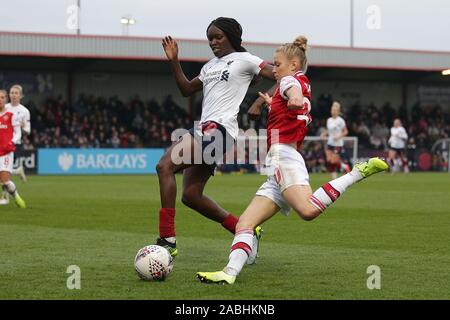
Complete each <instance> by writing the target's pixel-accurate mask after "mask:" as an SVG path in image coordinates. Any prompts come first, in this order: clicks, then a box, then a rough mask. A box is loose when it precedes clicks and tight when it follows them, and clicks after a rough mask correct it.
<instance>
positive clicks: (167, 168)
mask: <svg viewBox="0 0 450 320" xmlns="http://www.w3.org/2000/svg"><path fill="white" fill-rule="evenodd" d="M171 167H172V166H171V164H170V162H169V161H166V160H165V159H164V158H163V159H161V160H159V162H158V164H157V165H156V172H157V173H158V174H159V175H160V174H164V173H171V172H172V168H171Z"/></svg>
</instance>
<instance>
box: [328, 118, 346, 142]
mask: <svg viewBox="0 0 450 320" xmlns="http://www.w3.org/2000/svg"><path fill="white" fill-rule="evenodd" d="M345 127H346V125H345V120H344V119H343V118H342V117H339V116H338V117H336V118H335V119H334V118H333V117H330V118H328V120H327V130H328V142H327V143H328V145H330V146H332V147H343V146H344V139H342V138H340V139H338V140H335V139H334V138H335V137H337V136H339V135H340V134H341V133H342V130H343V129H344V128H345Z"/></svg>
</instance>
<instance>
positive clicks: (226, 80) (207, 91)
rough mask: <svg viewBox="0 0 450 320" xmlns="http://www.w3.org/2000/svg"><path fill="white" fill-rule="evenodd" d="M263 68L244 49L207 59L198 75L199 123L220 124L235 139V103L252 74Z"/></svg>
mask: <svg viewBox="0 0 450 320" xmlns="http://www.w3.org/2000/svg"><path fill="white" fill-rule="evenodd" d="M263 67H264V61H263V60H262V59H261V58H258V57H256V56H254V55H252V54H250V53H248V52H233V53H230V54H228V55H226V56H224V57H221V58H214V59H212V60H210V61H209V62H207V63H206V64H205V65H204V66H203V68H202V70H201V71H200V75H199V77H198V78H199V79H200V80H201V81H202V82H203V104H202V116H201V119H200V122H202V123H203V122H206V121H209V120H212V121H215V122H217V123H220V124H221V125H223V126H224V127H225V129H226V130H227V132H228V133H229V134H230V135H231V136H232V137H233V138H235V139H236V138H237V136H238V131H239V128H238V121H237V114H238V113H239V106H240V105H241V103H242V100H244V97H245V94H246V93H247V90H248V87H249V85H250V82H251V81H252V79H253V77H254V76H255V75H257V74H259V72H260V71H261V68H263Z"/></svg>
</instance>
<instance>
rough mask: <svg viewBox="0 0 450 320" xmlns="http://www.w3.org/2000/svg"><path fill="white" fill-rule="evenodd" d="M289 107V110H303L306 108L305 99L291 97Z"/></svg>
mask: <svg viewBox="0 0 450 320" xmlns="http://www.w3.org/2000/svg"><path fill="white" fill-rule="evenodd" d="M287 107H288V109H289V110H302V109H303V108H304V105H303V99H300V98H298V97H291V98H289V100H288V103H287Z"/></svg>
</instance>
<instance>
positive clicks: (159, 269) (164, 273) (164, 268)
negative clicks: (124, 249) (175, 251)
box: [134, 245, 173, 281]
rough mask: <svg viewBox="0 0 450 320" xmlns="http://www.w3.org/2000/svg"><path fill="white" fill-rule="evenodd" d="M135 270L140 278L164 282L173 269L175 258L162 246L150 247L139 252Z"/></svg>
mask: <svg viewBox="0 0 450 320" xmlns="http://www.w3.org/2000/svg"><path fill="white" fill-rule="evenodd" d="M134 268H135V270H136V272H137V274H138V276H139V278H141V279H143V280H147V281H154V280H157V281H163V280H165V279H166V278H167V277H168V276H169V274H170V273H171V272H172V269H173V257H172V256H171V255H170V253H169V251H168V250H167V249H166V248H164V247H161V246H157V245H149V246H146V247H144V248H142V249H140V250H139V251H138V253H137V254H136V257H135V258H134Z"/></svg>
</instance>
